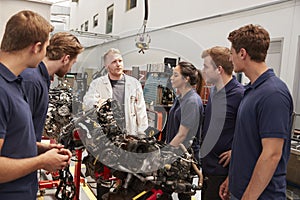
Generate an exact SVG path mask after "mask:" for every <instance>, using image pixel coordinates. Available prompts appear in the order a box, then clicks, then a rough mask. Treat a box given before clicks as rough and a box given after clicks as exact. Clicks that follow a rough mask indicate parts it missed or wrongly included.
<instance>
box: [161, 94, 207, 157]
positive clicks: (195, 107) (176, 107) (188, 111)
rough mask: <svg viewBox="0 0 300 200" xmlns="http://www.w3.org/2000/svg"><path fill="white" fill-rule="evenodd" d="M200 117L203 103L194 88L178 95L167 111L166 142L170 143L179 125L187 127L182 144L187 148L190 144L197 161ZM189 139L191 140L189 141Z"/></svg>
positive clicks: (201, 117) (201, 116)
mask: <svg viewBox="0 0 300 200" xmlns="http://www.w3.org/2000/svg"><path fill="white" fill-rule="evenodd" d="M202 119H203V104H202V101H201V98H200V96H199V95H198V94H197V93H196V92H195V90H194V89H192V90H190V91H188V92H187V93H186V94H185V95H184V96H183V97H182V98H181V96H178V97H177V98H176V99H175V101H174V103H173V106H172V107H171V109H170V111H169V116H168V124H167V132H166V142H167V143H170V142H171V141H172V139H173V138H174V137H175V136H176V135H177V133H178V130H179V126H180V125H183V126H185V127H187V128H189V129H190V130H189V133H188V135H187V138H186V139H185V141H184V142H183V144H184V145H185V147H187V148H189V147H190V146H191V145H192V149H193V151H194V154H195V158H196V159H197V160H198V161H199V159H200V152H199V151H200V132H201V131H200V130H201V122H202ZM190 140H192V141H193V142H192V143H191V141H190Z"/></svg>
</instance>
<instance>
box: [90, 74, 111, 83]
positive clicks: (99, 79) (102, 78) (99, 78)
mask: <svg viewBox="0 0 300 200" xmlns="http://www.w3.org/2000/svg"><path fill="white" fill-rule="evenodd" d="M104 81H109V79H108V76H107V75H104V76H100V77H98V78H95V79H94V80H92V82H94V83H99V82H104Z"/></svg>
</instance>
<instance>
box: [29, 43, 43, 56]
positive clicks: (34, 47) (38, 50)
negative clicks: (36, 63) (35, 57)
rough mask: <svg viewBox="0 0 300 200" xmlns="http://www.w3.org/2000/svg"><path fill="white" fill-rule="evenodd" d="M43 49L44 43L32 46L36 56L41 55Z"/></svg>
mask: <svg viewBox="0 0 300 200" xmlns="http://www.w3.org/2000/svg"><path fill="white" fill-rule="evenodd" d="M42 48H43V45H42V43H41V42H37V43H35V44H34V45H33V46H32V48H31V51H32V52H33V53H35V54H36V53H39V52H40V51H41V50H42Z"/></svg>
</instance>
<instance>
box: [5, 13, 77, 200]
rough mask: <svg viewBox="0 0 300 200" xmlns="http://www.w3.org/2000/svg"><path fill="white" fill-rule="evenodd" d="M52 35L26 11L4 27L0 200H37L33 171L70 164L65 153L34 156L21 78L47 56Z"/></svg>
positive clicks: (37, 17) (54, 150) (47, 26)
mask: <svg viewBox="0 0 300 200" xmlns="http://www.w3.org/2000/svg"><path fill="white" fill-rule="evenodd" d="M52 30H53V27H52V26H51V25H50V23H49V22H48V21H47V20H45V19H44V18H43V17H41V16H40V15H39V14H37V13H35V12H32V11H28V10H24V11H20V12H18V13H17V14H15V15H13V16H12V17H11V18H10V19H9V20H8V22H7V24H6V28H5V32H4V35H3V39H2V42H1V50H0V96H1V98H0V163H1V165H0V199H18V200H29V199H30V200H35V199H36V195H37V190H38V181H37V170H38V169H45V170H47V171H56V170H58V169H62V168H63V167H65V166H66V165H67V164H68V163H69V162H70V157H71V155H70V152H69V151H68V150H65V149H63V148H52V149H49V150H48V151H46V152H45V153H42V154H40V155H38V152H39V151H40V150H41V149H40V147H39V146H37V144H36V136H35V131H34V127H33V123H32V116H31V111H30V107H29V105H28V102H27V101H28V100H27V97H26V94H25V92H24V89H23V86H22V84H23V81H22V77H20V76H19V75H20V74H21V72H22V71H23V70H25V69H26V68H35V67H37V65H38V64H39V63H40V62H41V60H42V59H43V58H44V57H45V55H46V47H47V46H48V44H49V34H50V32H51V31H52ZM43 150H45V148H43Z"/></svg>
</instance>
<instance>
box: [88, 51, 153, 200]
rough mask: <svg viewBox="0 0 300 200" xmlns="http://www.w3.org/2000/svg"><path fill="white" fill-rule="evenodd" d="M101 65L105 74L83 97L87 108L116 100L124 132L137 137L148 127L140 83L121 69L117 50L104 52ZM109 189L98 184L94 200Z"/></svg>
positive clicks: (119, 55) (121, 64)
mask: <svg viewBox="0 0 300 200" xmlns="http://www.w3.org/2000/svg"><path fill="white" fill-rule="evenodd" d="M104 64H105V67H106V69H107V71H108V74H107V75H105V76H102V77H99V78H96V79H95V80H93V81H92V82H91V84H90V87H89V89H88V91H87V93H86V95H85V96H84V98H83V104H84V107H85V110H86V109H89V108H92V107H93V106H94V105H97V104H99V102H101V101H103V100H106V99H108V98H112V99H115V100H117V101H118V102H119V104H120V105H121V107H122V109H123V111H124V114H125V129H126V131H127V134H129V135H135V136H139V137H143V136H145V133H144V131H145V130H146V129H147V127H148V118H147V113H146V105H145V101H144V95H143V90H142V86H141V84H140V82H139V81H138V80H137V79H135V78H133V77H131V76H127V75H126V74H124V72H123V68H124V65H123V58H122V55H121V53H120V51H119V50H118V49H114V48H112V49H109V50H108V51H107V52H106V53H105V54H104ZM106 192H108V190H107V189H105V188H104V186H101V184H97V199H98V200H101V199H102V195H103V194H104V193H106Z"/></svg>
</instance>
